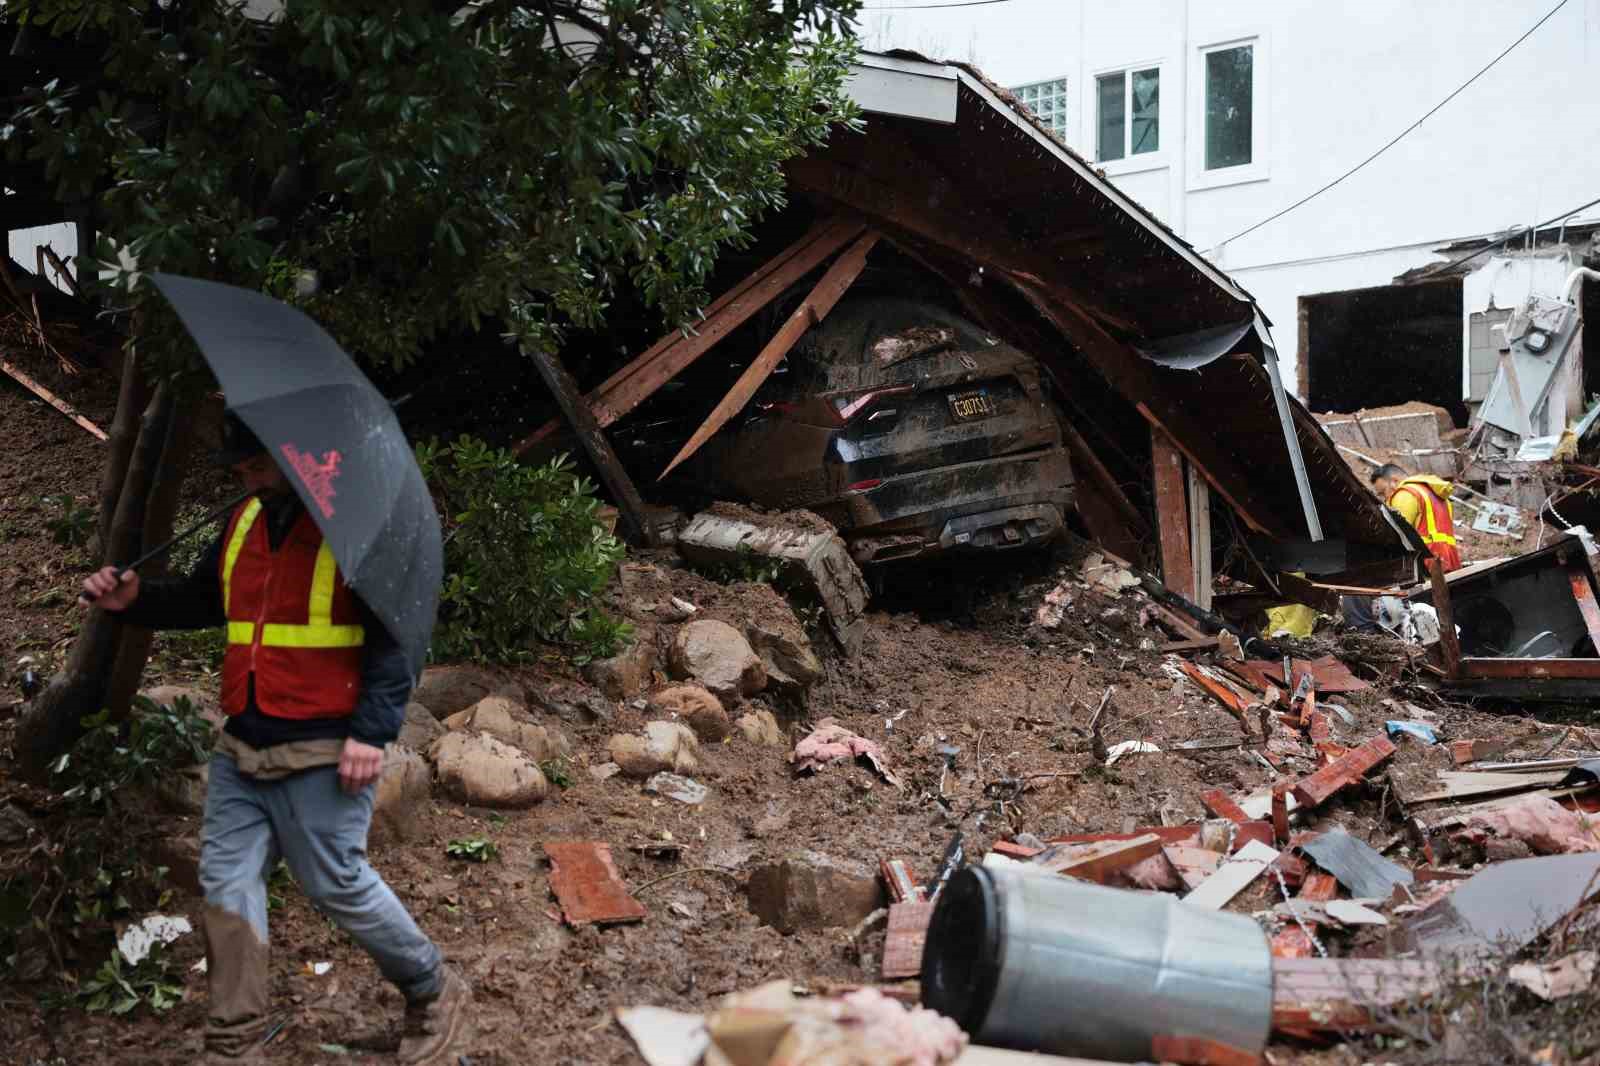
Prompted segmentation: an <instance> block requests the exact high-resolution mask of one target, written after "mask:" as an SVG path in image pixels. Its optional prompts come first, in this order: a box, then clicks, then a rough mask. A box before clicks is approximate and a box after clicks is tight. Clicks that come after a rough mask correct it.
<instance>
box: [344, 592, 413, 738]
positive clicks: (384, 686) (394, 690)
mask: <svg viewBox="0 0 1600 1066" xmlns="http://www.w3.org/2000/svg"><path fill="white" fill-rule="evenodd" d="M358 602H359V601H358ZM361 624H362V625H363V626H364V627H365V628H366V631H367V640H366V644H365V646H364V647H363V654H362V660H361V696H360V698H359V699H358V700H357V701H356V709H355V711H353V712H352V713H351V715H350V735H351V736H352V737H354V738H355V739H356V740H359V741H361V743H363V744H371V745H373V746H374V747H379V748H381V747H383V746H384V745H385V744H389V743H391V742H393V741H394V739H395V738H396V737H398V736H399V735H400V727H401V726H402V725H404V724H405V720H406V701H407V700H408V699H410V697H411V671H410V670H409V669H408V668H407V667H406V656H405V651H404V650H403V649H402V648H401V647H400V645H399V644H396V643H395V639H394V637H392V636H390V635H389V630H388V629H386V628H385V627H384V625H383V623H382V622H380V621H378V619H377V617H376V616H375V615H373V613H372V612H371V611H370V610H368V609H367V605H366V604H364V603H363V604H361Z"/></svg>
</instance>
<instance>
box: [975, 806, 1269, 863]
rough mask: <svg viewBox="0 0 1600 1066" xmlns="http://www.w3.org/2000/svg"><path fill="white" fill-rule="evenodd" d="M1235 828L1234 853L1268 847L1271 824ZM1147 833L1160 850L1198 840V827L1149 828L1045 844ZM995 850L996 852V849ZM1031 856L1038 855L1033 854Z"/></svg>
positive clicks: (1126, 837) (1083, 835)
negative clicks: (1256, 846)
mask: <svg viewBox="0 0 1600 1066" xmlns="http://www.w3.org/2000/svg"><path fill="white" fill-rule="evenodd" d="M1219 817H1220V816H1219ZM1230 821H1231V819H1230ZM1235 824H1236V825H1237V826H1238V829H1237V830H1236V831H1235V832H1234V834H1233V850H1234V851H1238V850H1239V849H1240V848H1242V847H1244V846H1245V845H1246V844H1248V843H1250V841H1252V840H1259V841H1261V843H1263V844H1270V843H1272V824H1271V823H1270V822H1261V821H1256V822H1252V821H1249V820H1248V819H1247V820H1245V821H1244V822H1242V823H1237V822H1236V823H1235ZM1147 833H1148V834H1152V835H1154V836H1157V837H1160V838H1161V843H1162V846H1163V847H1165V846H1168V845H1173V844H1183V845H1190V844H1193V843H1195V842H1196V841H1197V840H1199V839H1200V827H1199V826H1198V825H1151V826H1145V827H1143V828H1135V829H1133V830H1132V831H1131V832H1127V833H1070V834H1068V835H1066V836H1059V837H1051V838H1050V840H1049V843H1051V844H1098V843H1099V842H1100V841H1102V840H1133V839H1134V838H1136V837H1141V836H1144V835H1145V834H1147ZM996 850H998V846H997V848H996ZM1034 854H1038V853H1037V852H1035V853H1034ZM1030 857H1031V856H1030Z"/></svg>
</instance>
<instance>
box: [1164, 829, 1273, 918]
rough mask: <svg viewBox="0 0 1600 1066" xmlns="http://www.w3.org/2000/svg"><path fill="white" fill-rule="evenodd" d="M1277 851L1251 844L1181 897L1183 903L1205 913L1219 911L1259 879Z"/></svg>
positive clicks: (1259, 844)
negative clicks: (1206, 911)
mask: <svg viewBox="0 0 1600 1066" xmlns="http://www.w3.org/2000/svg"><path fill="white" fill-rule="evenodd" d="M1278 854H1279V853H1278V850H1277V849H1276V848H1271V847H1268V846H1267V845H1265V844H1263V843H1261V842H1260V841H1254V840H1253V841H1251V842H1250V843H1249V844H1247V845H1245V846H1244V847H1242V848H1240V849H1239V851H1238V853H1237V854H1235V855H1234V856H1233V858H1231V859H1229V860H1228V861H1227V862H1225V863H1223V864H1222V865H1221V866H1219V867H1217V872H1216V873H1214V874H1212V875H1211V876H1210V877H1208V878H1206V879H1205V881H1204V882H1203V883H1202V884H1201V885H1200V887H1199V888H1197V889H1195V890H1194V891H1192V892H1190V893H1189V894H1188V895H1186V896H1184V897H1183V902H1185V903H1188V904H1191V905H1193V906H1196V907H1204V908H1206V909H1207V910H1214V911H1215V910H1221V909H1222V908H1223V907H1226V906H1227V905H1228V903H1229V902H1230V901H1231V900H1232V899H1233V897H1234V896H1237V895H1238V894H1239V893H1240V892H1243V891H1244V890H1245V888H1246V887H1248V886H1249V884H1250V882H1252V881H1254V880H1255V879H1256V878H1258V877H1260V876H1261V875H1262V873H1264V872H1265V871H1266V869H1267V867H1268V866H1270V865H1271V864H1272V863H1273V862H1274V861H1275V860H1276V859H1277V858H1278Z"/></svg>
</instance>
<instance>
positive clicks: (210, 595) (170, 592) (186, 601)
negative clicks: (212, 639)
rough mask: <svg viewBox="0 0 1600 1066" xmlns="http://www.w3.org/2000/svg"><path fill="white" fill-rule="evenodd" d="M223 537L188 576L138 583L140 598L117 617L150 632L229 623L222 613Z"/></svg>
mask: <svg viewBox="0 0 1600 1066" xmlns="http://www.w3.org/2000/svg"><path fill="white" fill-rule="evenodd" d="M221 559H222V536H221V534H218V536H217V538H216V539H215V540H213V541H212V542H211V544H210V545H209V546H208V547H207V548H206V550H205V552H204V554H202V555H201V556H200V561H199V562H198V563H196V564H195V567H194V570H193V571H192V572H190V573H189V575H188V576H187V577H177V578H152V579H151V580H149V581H140V582H139V598H138V599H137V600H135V601H134V602H133V604H132V605H131V606H130V607H128V609H127V610H125V611H122V612H121V613H120V614H119V615H118V616H117V617H119V618H120V619H121V620H122V621H124V622H127V623H128V624H129V625H135V626H144V627H146V628H148V629H208V628H210V627H211V626H220V625H222V624H223V623H224V622H226V621H227V620H228V619H227V615H226V614H224V613H223V610H222V578H221V577H220V576H219V572H218V567H219V563H220V560H221Z"/></svg>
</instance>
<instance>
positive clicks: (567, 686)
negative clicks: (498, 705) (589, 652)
mask: <svg viewBox="0 0 1600 1066" xmlns="http://www.w3.org/2000/svg"><path fill="white" fill-rule="evenodd" d="M534 699H535V700H536V701H537V702H538V704H539V706H540V707H542V708H543V709H544V710H546V711H549V712H550V713H551V714H553V715H555V716H556V717H557V718H560V719H561V720H562V721H563V722H566V723H567V724H569V725H576V726H586V725H594V724H595V723H596V722H607V721H610V720H611V716H612V715H614V714H616V713H617V703H616V701H615V700H611V699H607V698H606V697H605V696H604V695H603V694H601V693H599V692H596V691H595V690H594V689H592V688H590V687H589V686H587V685H577V684H572V683H570V682H566V681H558V682H555V683H554V684H552V685H549V686H547V687H546V688H544V689H542V690H539V691H536V692H535V694H534Z"/></svg>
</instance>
